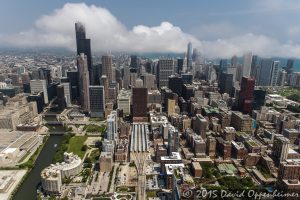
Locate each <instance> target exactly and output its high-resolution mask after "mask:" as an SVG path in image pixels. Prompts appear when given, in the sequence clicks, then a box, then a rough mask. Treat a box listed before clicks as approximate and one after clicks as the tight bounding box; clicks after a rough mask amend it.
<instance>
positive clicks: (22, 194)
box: [13, 135, 63, 200]
mask: <svg viewBox="0 0 300 200" xmlns="http://www.w3.org/2000/svg"><path fill="white" fill-rule="evenodd" d="M62 139H63V136H62V135H51V136H50V137H49V138H48V140H47V142H46V144H45V145H44V147H43V149H42V151H41V153H40V155H39V156H38V158H37V160H36V163H35V166H34V167H33V168H32V170H31V171H30V173H29V175H28V176H27V178H26V180H25V181H24V182H23V184H22V185H21V186H20V188H19V190H18V191H17V193H16V195H15V196H14V198H13V199H14V200H35V199H36V198H37V192H36V190H37V187H38V185H39V183H40V182H41V176H40V174H41V171H42V170H43V169H44V168H45V167H47V166H49V165H50V164H51V162H52V158H53V156H54V154H55V152H56V149H57V148H58V146H59V145H60V143H61V142H62ZM55 144H57V145H55ZM55 146H56V147H55Z"/></svg>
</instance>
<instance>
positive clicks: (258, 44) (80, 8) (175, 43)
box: [0, 3, 300, 58]
mask: <svg viewBox="0 0 300 200" xmlns="http://www.w3.org/2000/svg"><path fill="white" fill-rule="evenodd" d="M149 17H150V16H149ZM78 21H80V22H82V23H83V24H84V25H85V27H86V32H87V37H88V38H90V39H91V40H92V51H93V52H94V53H96V52H107V51H127V52H176V53H181V52H184V51H185V50H186V46H187V43H188V42H190V41H191V42H192V43H193V47H196V48H198V49H199V50H200V52H201V53H202V54H203V55H204V56H206V57H209V58H214V57H230V56H232V55H235V54H236V55H239V56H240V55H242V54H243V53H245V52H248V51H252V52H253V53H255V54H258V55H260V56H283V57H300V45H299V44H297V43H296V42H293V41H287V42H283V41H279V40H278V39H276V38H274V37H271V36H267V35H264V34H257V33H252V32H251V31H249V32H246V33H245V32H239V31H238V28H236V27H231V26H230V24H226V23H225V24H215V25H214V24H209V25H207V26H199V27H198V29H197V31H196V32H198V33H199V35H195V33H194V35H192V34H191V33H187V32H185V31H184V30H182V29H181V28H180V27H179V26H176V25H175V24H172V23H170V22H168V21H162V22H161V23H160V24H158V25H157V26H151V27H150V26H146V25H136V26H134V27H126V26H125V25H124V24H123V23H122V20H119V19H117V18H116V17H115V16H114V15H113V14H112V13H111V12H110V11H109V10H108V9H106V8H103V7H99V6H94V5H86V4H85V3H78V4H76V3H67V4H65V5H64V6H63V7H62V8H59V9H56V10H54V11H53V12H52V13H50V14H49V15H44V16H42V17H40V18H39V19H37V20H36V21H35V24H34V26H33V27H32V28H29V29H28V30H24V31H23V32H20V33H16V34H10V35H0V43H1V44H2V45H3V46H8V47H22V48H27V47H28V48H29V47H50V48H51V47H55V48H66V49H69V50H73V51H74V50H75V30H74V29H75V28H74V23H75V22H78ZM222 31H224V33H225V34H224V36H222V35H221V34H220V35H218V34H217V32H222ZM232 32H235V33H236V34H233V33H232ZM288 32H289V34H290V35H291V37H293V36H295V35H298V33H299V32H300V27H290V28H289V29H288ZM201 34H206V35H212V36H214V37H211V38H209V39H202V38H201Z"/></svg>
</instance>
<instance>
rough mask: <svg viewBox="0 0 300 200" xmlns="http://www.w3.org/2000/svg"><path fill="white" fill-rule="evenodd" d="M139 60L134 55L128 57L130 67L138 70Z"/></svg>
mask: <svg viewBox="0 0 300 200" xmlns="http://www.w3.org/2000/svg"><path fill="white" fill-rule="evenodd" d="M139 65H140V63H139V58H138V57H137V56H136V55H132V56H130V67H131V68H135V69H138V68H139Z"/></svg>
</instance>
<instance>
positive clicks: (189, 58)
mask: <svg viewBox="0 0 300 200" xmlns="http://www.w3.org/2000/svg"><path fill="white" fill-rule="evenodd" d="M192 66H193V46H192V43H191V42H189V43H188V47H187V68H188V70H191V69H192Z"/></svg>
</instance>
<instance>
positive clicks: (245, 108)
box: [239, 76, 255, 113]
mask: <svg viewBox="0 0 300 200" xmlns="http://www.w3.org/2000/svg"><path fill="white" fill-rule="evenodd" d="M254 87H255V79H254V78H250V77H245V76H244V77H242V82H241V90H240V95H239V109H240V111H241V112H243V113H250V112H251V111H252V105H253V93H254Z"/></svg>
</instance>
